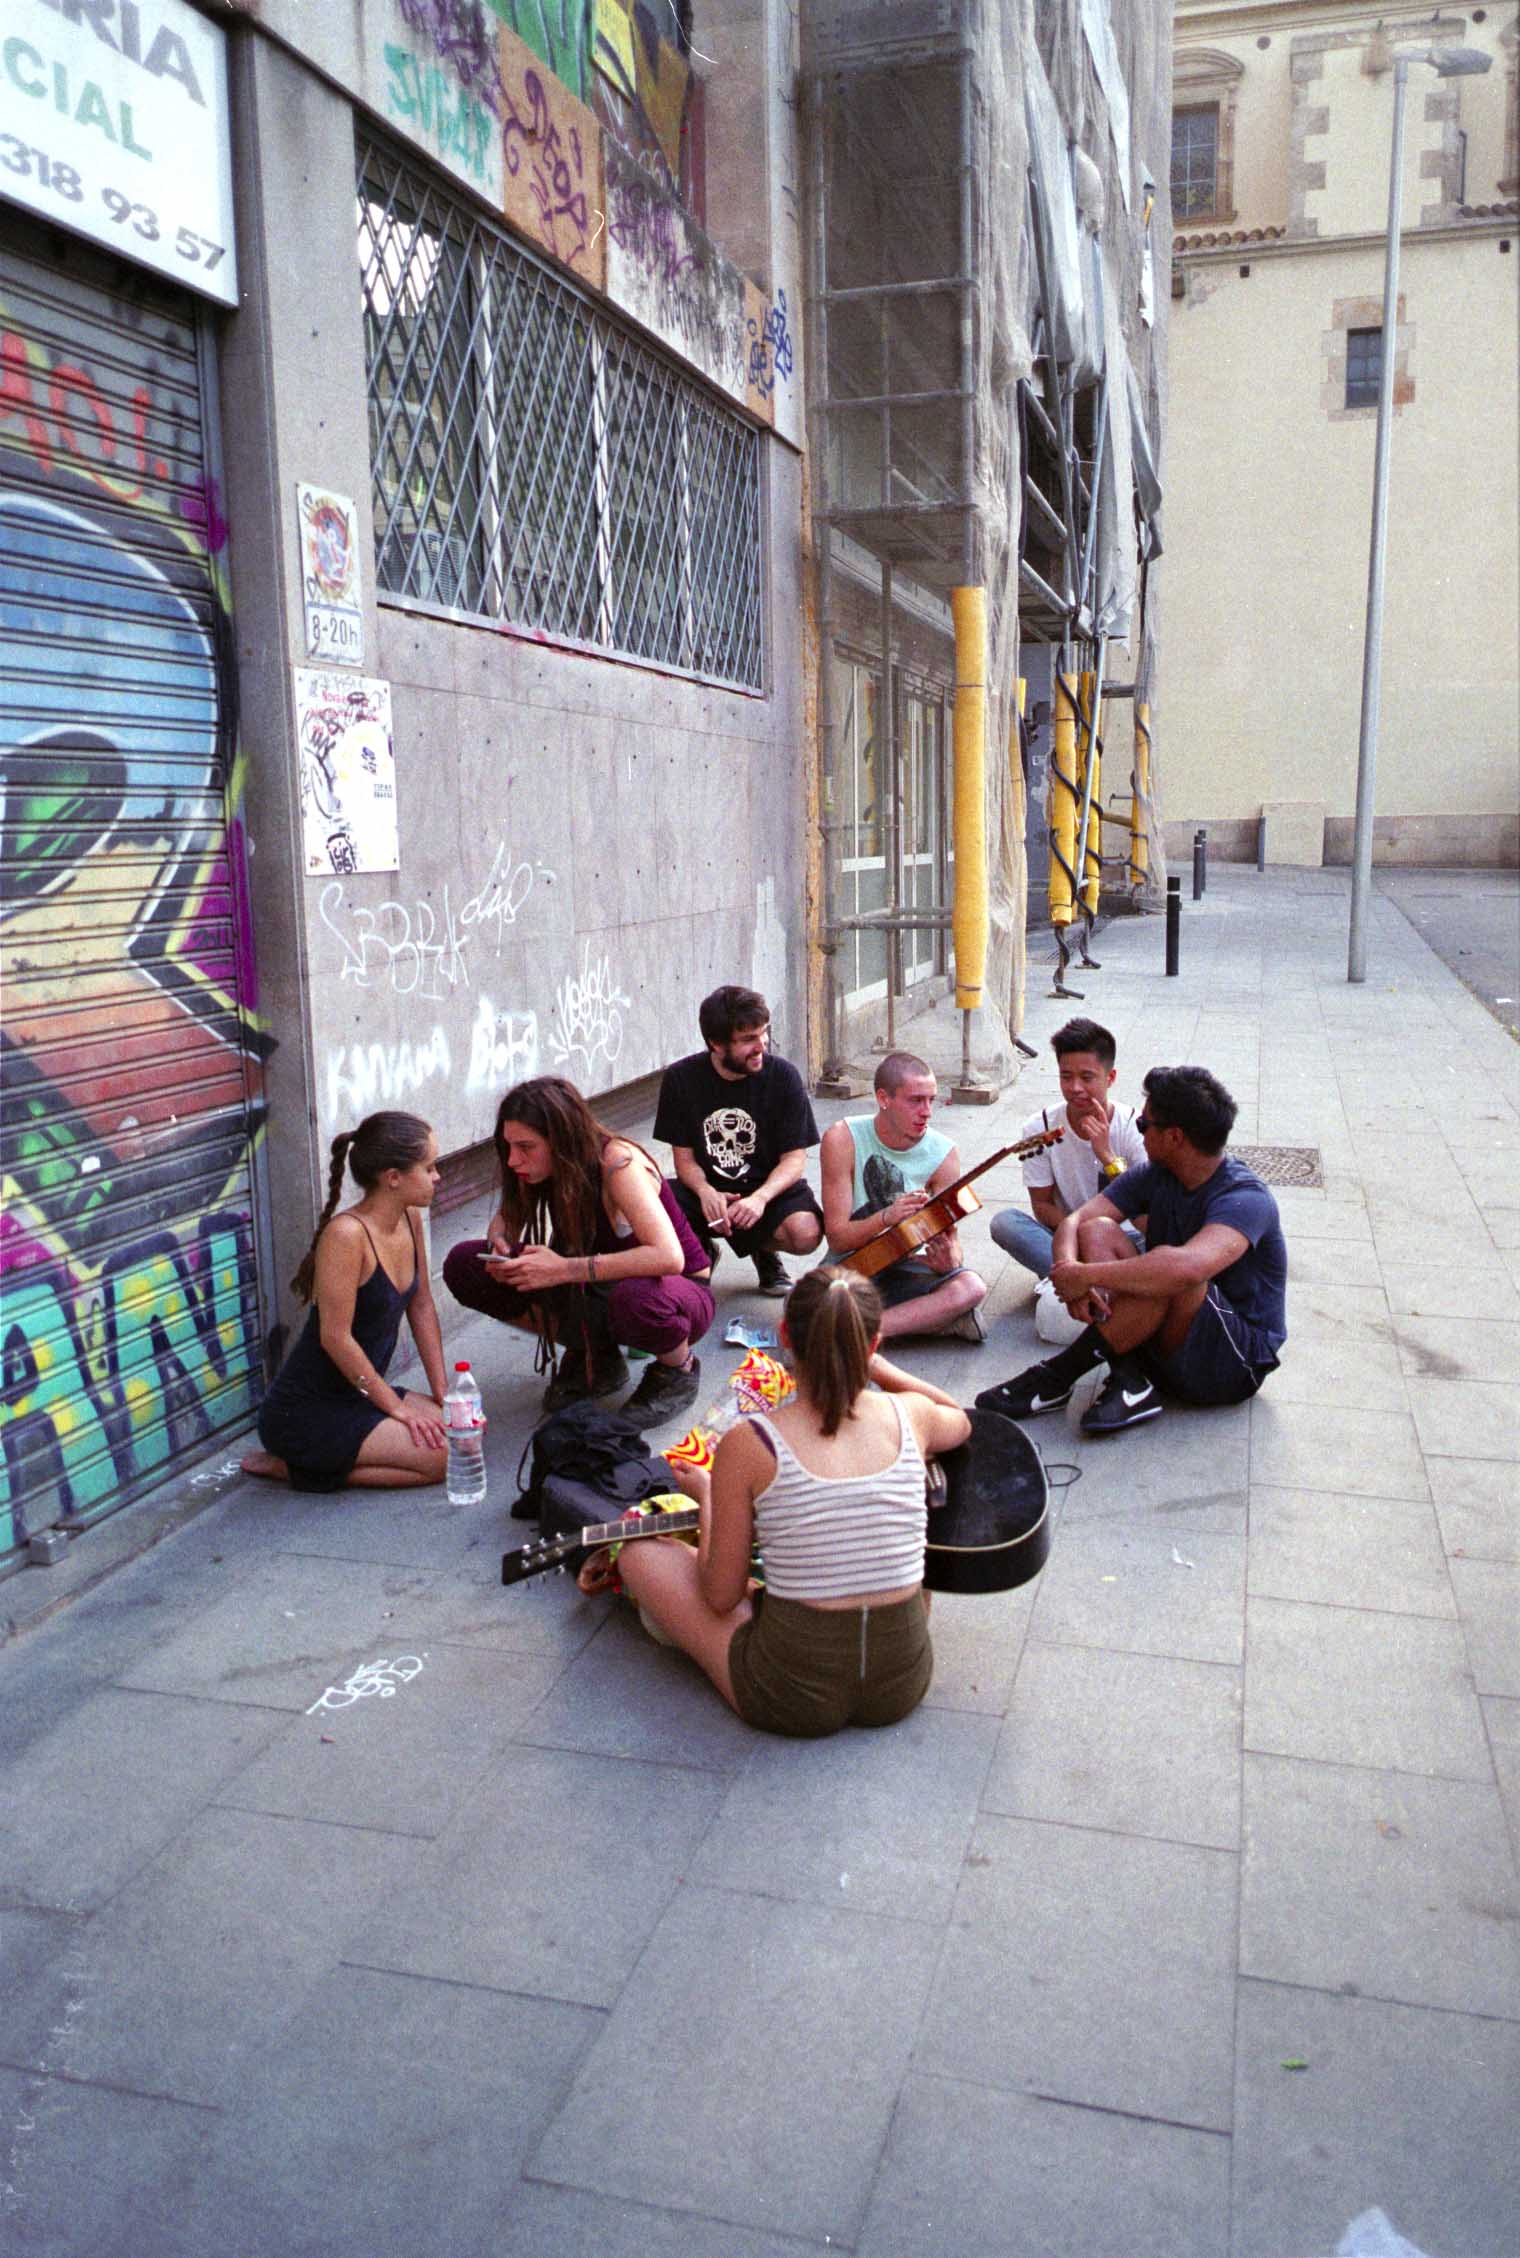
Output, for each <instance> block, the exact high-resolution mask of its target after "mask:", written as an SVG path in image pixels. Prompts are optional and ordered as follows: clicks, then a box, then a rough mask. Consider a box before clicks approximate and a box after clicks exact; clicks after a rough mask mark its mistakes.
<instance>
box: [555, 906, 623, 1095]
mask: <svg viewBox="0 0 1520 2258" xmlns="http://www.w3.org/2000/svg"><path fill="white" fill-rule="evenodd" d="M631 1001H632V998H631V997H629V996H625V995H624V993H623V991H622V989H621V988H620V987H619V986H618V984H617V981H616V979H615V978H614V976H613V970H612V959H611V957H609V956H603V957H602V959H601V961H600V962H599V963H597V964H593V963H592V961H591V943H590V942H589V941H588V942H587V943H586V947H585V953H584V955H583V956H582V959H581V969H580V976H579V978H577V977H576V975H575V974H574V973H573V972H572V973H569V974H567V976H566V977H565V978H564V979H563V980H562V981H561V982H560V984H559V986H558V988H557V989H556V990H555V992H554V1025H553V1026H552V1027H551V1028H550V1030H549V1047H550V1049H551V1050H552V1052H553V1053H554V1063H555V1065H556V1066H563V1067H565V1068H567V1069H568V1071H569V1077H570V1080H571V1081H572V1082H588V1083H590V1084H592V1086H593V1087H594V1086H595V1083H596V1077H597V1075H598V1074H599V1073H601V1072H602V1071H603V1070H604V1069H606V1068H607V1067H611V1066H615V1065H616V1064H617V1061H618V1059H619V1057H620V1056H621V1055H622V1049H623V1014H624V1012H625V1011H626V1010H627V1009H628V1007H629V1005H630V1003H631Z"/></svg>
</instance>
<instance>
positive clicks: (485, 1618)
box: [406, 1521, 611, 1661]
mask: <svg viewBox="0 0 1520 2258" xmlns="http://www.w3.org/2000/svg"><path fill="white" fill-rule="evenodd" d="M533 1528H534V1524H533V1523H531V1522H527V1521H512V1522H508V1523H507V1525H506V1527H505V1529H504V1530H503V1529H501V1528H498V1530H497V1532H496V1541H495V1545H494V1548H493V1552H492V1556H491V1561H490V1566H489V1569H488V1570H487V1572H486V1573H485V1574H484V1575H481V1574H479V1573H474V1574H469V1575H465V1574H460V1573H445V1574H443V1575H440V1576H438V1577H435V1578H434V1579H432V1580H431V1581H430V1582H429V1583H428V1585H427V1587H426V1588H425V1589H424V1590H423V1591H420V1592H418V1593H416V1594H414V1595H413V1596H412V1597H411V1598H409V1599H408V1601H407V1603H406V1622H407V1625H408V1628H409V1630H410V1633H411V1636H412V1637H413V1638H414V1639H417V1640H419V1641H420V1642H422V1643H424V1644H426V1645H428V1646H432V1645H434V1644H438V1645H442V1646H478V1647H494V1648H495V1649H496V1650H497V1651H498V1652H499V1653H502V1654H523V1655H529V1654H536V1655H545V1656H554V1657H557V1658H559V1659H561V1660H564V1661H568V1660H569V1659H570V1657H571V1656H572V1655H575V1654H579V1653H580V1651H581V1649H582V1647H584V1646H585V1645H587V1644H588V1642H589V1641H590V1640H592V1639H594V1638H595V1637H596V1635H597V1633H598V1632H599V1631H601V1630H602V1629H604V1628H605V1626H606V1624H607V1623H608V1621H609V1620H610V1613H611V1611H610V1610H609V1608H608V1606H607V1603H606V1601H605V1600H602V1599H588V1598H587V1596H586V1594H585V1593H584V1592H582V1591H580V1590H578V1589H577V1587H576V1584H575V1579H574V1578H573V1577H571V1576H559V1575H544V1576H535V1577H533V1578H532V1579H531V1580H530V1581H528V1582H526V1583H521V1584H514V1585H512V1586H511V1587H510V1588H508V1587H506V1586H504V1585H503V1583H502V1581H501V1555H502V1554H503V1553H504V1552H511V1551H515V1550H516V1549H517V1548H518V1547H519V1546H520V1545H521V1544H523V1543H524V1542H525V1541H526V1540H527V1538H528V1537H529V1536H530V1535H531V1534H532V1533H533Z"/></svg>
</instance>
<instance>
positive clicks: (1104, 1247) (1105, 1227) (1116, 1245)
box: [1077, 1215, 1135, 1262]
mask: <svg viewBox="0 0 1520 2258" xmlns="http://www.w3.org/2000/svg"><path fill="white" fill-rule="evenodd" d="M1134 1252H1135V1244H1134V1241H1133V1240H1132V1239H1129V1238H1126V1236H1125V1233H1124V1227H1123V1225H1122V1224H1119V1223H1116V1222H1115V1221H1114V1220H1113V1218H1112V1216H1108V1215H1096V1216H1092V1217H1091V1218H1089V1220H1088V1221H1087V1222H1086V1223H1079V1224H1078V1225H1077V1260H1078V1261H1079V1262H1127V1261H1129V1259H1130V1257H1131V1256H1132V1255H1133V1254H1134Z"/></svg>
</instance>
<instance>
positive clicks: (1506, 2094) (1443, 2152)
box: [1231, 1982, 1520, 2258]
mask: <svg viewBox="0 0 1520 2258" xmlns="http://www.w3.org/2000/svg"><path fill="white" fill-rule="evenodd" d="M1236 2055H1237V2065H1238V2068H1237V2086H1236V2103H1235V2124H1236V2133H1235V2144H1234V2146H1235V2158H1234V2162H1235V2172H1234V2238H1233V2241H1232V2243H1231V2249H1232V2252H1233V2253H1234V2258H1261V2254H1262V2253H1263V2252H1265V2251H1274V2252H1275V2251H1329V2250H1335V2249H1338V2248H1339V2247H1340V2241H1341V2237H1342V2236H1343V2235H1344V2234H1345V2231H1346V2228H1347V2226H1348V2225H1349V2224H1350V2222H1351V2221H1352V2220H1353V2219H1354V2218H1356V2217H1358V2216H1359V2215H1360V2214H1361V2213H1362V2212H1364V2211H1366V2210H1367V2209H1368V2208H1369V2207H1371V2206H1372V2205H1376V2206H1377V2207H1378V2208H1379V2209H1380V2210H1381V2211H1382V2212H1383V2213H1384V2215H1385V2216H1386V2217H1387V2219H1388V2220H1389V2221H1390V2222H1391V2224H1392V2225H1393V2227H1394V2228H1395V2230H1396V2231H1397V2233H1398V2234H1399V2235H1401V2236H1402V2237H1403V2238H1404V2239H1405V2241H1406V2242H1408V2243H1411V2244H1413V2245H1414V2246H1415V2247H1416V2248H1417V2249H1419V2250H1426V2251H1440V2252H1442V2253H1449V2254H1450V2258H1506V2254H1507V2253H1508V2252H1511V2251H1513V2250H1514V2249H1515V2248H1516V2247H1517V2246H1516V2241H1515V2223H1516V2220H1517V2219H1520V2145H1517V2143H1516V2140H1515V2096H1516V2094H1517V2092H1520V2029H1517V2028H1516V2027H1515V2025H1514V2024H1511V2023H1500V2022H1494V2021H1491V2020H1487V2019H1480V2018H1478V2017H1476V2016H1471V2015H1455V2014H1444V2013H1438V2012H1435V2011H1433V2010H1431V2009H1429V2008H1414V2007H1397V2006H1390V2005H1388V2004H1386V2003H1385V2002H1384V2001H1382V2000H1373V1999H1348V1998H1344V1997H1336V1996H1335V1995H1333V1994H1326V1993H1323V1992H1316V1991H1301V1990H1295V1989H1292V1988H1289V1987H1285V1986H1279V1985H1275V1984H1262V1983H1251V1982H1244V1983H1242V1984H1241V1986H1240V2013H1239V2025H1238V2033H1237V2040H1236ZM1296 2061H1302V2062H1305V2063H1307V2065H1308V2067H1307V2068H1306V2069H1304V2070H1302V2071H1299V2072H1296V2073H1295V2072H1292V2071H1289V2072H1284V2069H1283V2064H1284V2062H1296ZM1416 2095H1417V2096H1418V2100H1417V2105H1416V2106H1413V2107H1412V2106H1411V2100H1412V2099H1413V2098H1414V2097H1415V2096H1416Z"/></svg>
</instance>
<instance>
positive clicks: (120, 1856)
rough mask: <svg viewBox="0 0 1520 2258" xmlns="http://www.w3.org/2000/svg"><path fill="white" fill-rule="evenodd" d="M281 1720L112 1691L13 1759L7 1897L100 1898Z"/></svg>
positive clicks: (0, 1852)
mask: <svg viewBox="0 0 1520 2258" xmlns="http://www.w3.org/2000/svg"><path fill="white" fill-rule="evenodd" d="M284 1723H285V1719H284V1718H283V1717H282V1716H281V1715H279V1713H278V1712H276V1711H272V1710H262V1711H261V1710H253V1709H233V1708H229V1707H228V1705H227V1704H226V1703H225V1702H213V1701H187V1700H182V1699H179V1698H178V1697H174V1696H171V1697H167V1698H166V1697H165V1696H163V1695H161V1694H145V1693H130V1692H117V1691H116V1690H114V1689H108V1690H106V1691H105V1692H103V1693H97V1694H93V1695H91V1697H90V1698H89V1699H88V1700H87V1701H84V1702H81V1703H80V1704H79V1706H78V1707H77V1708H76V1709H74V1710H73V1711H72V1712H71V1713H70V1715H69V1716H68V1717H66V1718H65V1719H64V1721H63V1722H62V1723H61V1724H59V1725H57V1726H56V1727H55V1728H54V1730H53V1731H52V1732H51V1733H48V1734H46V1735H45V1736H44V1737H43V1738H42V1739H41V1740H37V1741H33V1742H32V1744H31V1746H30V1747H29V1748H28V1749H27V1751H26V1753H25V1754H24V1755H22V1756H19V1757H15V1758H12V1759H10V1760H8V1762H7V1764H6V1780H5V1802H6V1825H5V1826H4V1828H3V1829H0V1899H3V1900H8V1901H9V1902H11V1903H13V1904H14V1903H17V1902H21V1903H28V1904H34V1905H52V1906H59V1907H62V1908H65V1909H72V1910H79V1911H84V1910H88V1909H90V1908H92V1907H94V1906H98V1905H103V1904H104V1903H105V1902H106V1900H107V1899H108V1898H110V1897H112V1896H113V1895H114V1894H115V1892H116V1891H117V1890H118V1889H120V1887H121V1886H122V1884H123V1882H125V1881H126V1880H127V1879H128V1878H129V1877H130V1876H131V1875H132V1874H134V1873H136V1872H137V1870H138V1869H139V1867H141V1866H143V1865H145V1864H146V1863H147V1861H148V1860H149V1859H151V1858H153V1857H156V1855H157V1854H158V1852H159V1851H160V1850H161V1849H162V1848H163V1845H164V1844H165V1843H166V1842H167V1841H169V1839H170V1838H171V1836H173V1835H176V1834H178V1832H179V1830H180V1828H181V1827H183V1826H184V1825H185V1823H186V1821H187V1820H188V1819H189V1818H190V1817H191V1816H192V1815H193V1814H194V1813H195V1812H196V1811H198V1810H199V1809H200V1808H201V1806H202V1805H203V1804H204V1803H207V1802H209V1800H210V1799H211V1797H212V1796H213V1795H214V1794H215V1793H216V1791H217V1789H218V1788H220V1787H222V1786H223V1785H224V1784H225V1783H226V1782H227V1781H229V1780H231V1779H233V1778H234V1777H235V1776H236V1775H237V1774H238V1773H239V1772H241V1771H242V1770H243V1768H244V1767H245V1766H246V1765H247V1764H249V1763H250V1762H252V1760H253V1759H254V1758H255V1757H257V1755H258V1754H259V1752H260V1750H261V1749H262V1748H264V1747H265V1746H266V1744H267V1743H268V1742H269V1741H270V1740H271V1739H272V1738H273V1737H274V1735H275V1734H276V1733H278V1732H279V1731H280V1729H281V1727H282V1726H283V1725H284Z"/></svg>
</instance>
